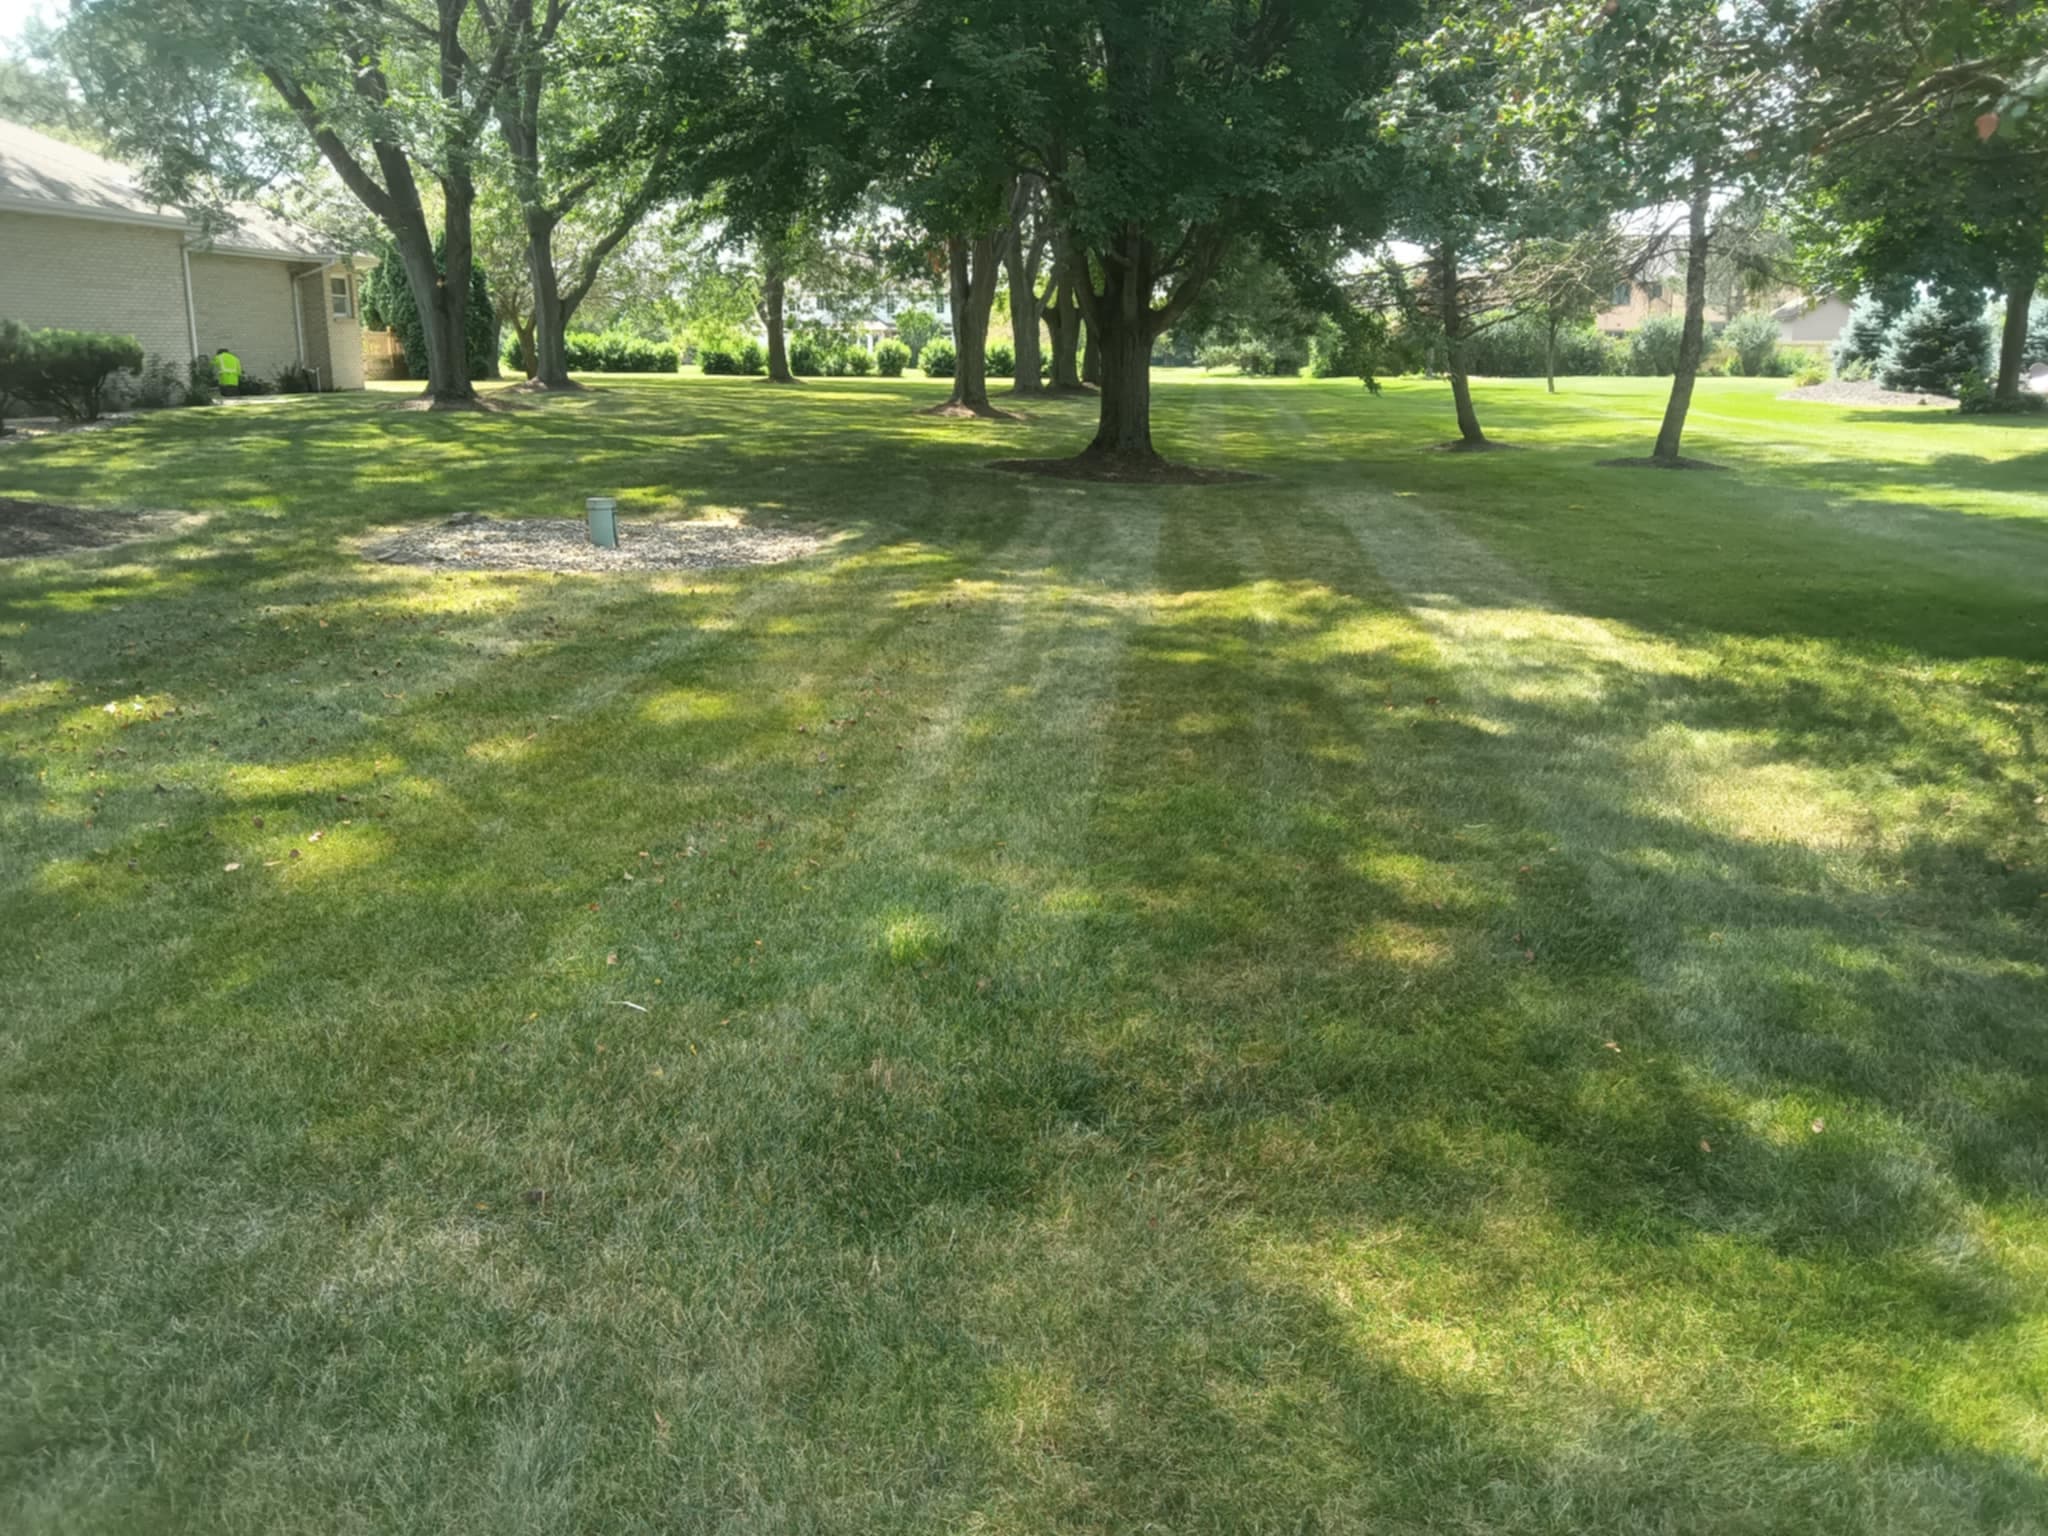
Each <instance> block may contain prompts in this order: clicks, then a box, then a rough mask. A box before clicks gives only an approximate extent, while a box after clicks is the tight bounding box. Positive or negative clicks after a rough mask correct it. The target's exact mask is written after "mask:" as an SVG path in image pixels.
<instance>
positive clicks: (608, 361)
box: [563, 331, 711, 373]
mask: <svg viewBox="0 0 2048 1536" xmlns="http://www.w3.org/2000/svg"><path fill="white" fill-rule="evenodd" d="M563 343H564V346H565V348H566V350H567V352H568V355H569V371H570V372H571V373H674V372H675V371H676V349H675V346H674V345H673V344H672V343H670V342H666V341H649V340H647V339H646V338H645V337H642V336H635V335H633V334H631V333H630V332H628V331H602V332H591V331H571V332H569V334H568V335H567V336H565V337H564V338H563ZM710 371H711V370H710V369H708V368H707V369H705V372H707V373H709V372H710Z"/></svg>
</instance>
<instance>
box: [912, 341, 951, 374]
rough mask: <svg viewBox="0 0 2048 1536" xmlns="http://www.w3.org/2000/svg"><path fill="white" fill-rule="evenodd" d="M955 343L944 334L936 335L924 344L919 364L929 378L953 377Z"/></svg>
mask: <svg viewBox="0 0 2048 1536" xmlns="http://www.w3.org/2000/svg"><path fill="white" fill-rule="evenodd" d="M955 361H956V359H955V357H954V355H953V343H952V342H951V341H950V340H948V339H947V338H946V337H944V336H934V337H932V338H931V340H929V341H927V342H926V343H925V344H924V351H923V352H921V353H920V354H919V357H918V366H919V367H920V368H922V369H923V370H924V376H925V377H926V378H928V379H950V378H951V377H953V366H954V363H955Z"/></svg>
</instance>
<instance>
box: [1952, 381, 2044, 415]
mask: <svg viewBox="0 0 2048 1536" xmlns="http://www.w3.org/2000/svg"><path fill="white" fill-rule="evenodd" d="M1956 403H1957V404H1958V405H1960V406H1961V407H1962V409H1963V413H1964V414H1965V415H1967V416H1990V415H2000V416H2039V415H2042V414H2044V413H2048V395H2037V394H2033V393H2031V392H2029V391H2027V390H2021V391H2020V393H2019V395H2018V397H2017V398H2015V399H2012V400H2000V399H1999V398H1998V395H1997V392H1996V391H1995V390H1993V389H1992V387H1991V381H1990V380H1989V379H1984V378H1978V377H1974V376H1973V377H1971V378H1967V379H1964V380H1963V381H1962V382H1961V383H1960V384H1958V385H1957V386H1956Z"/></svg>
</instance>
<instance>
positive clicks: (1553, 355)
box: [1543, 317, 1558, 395]
mask: <svg viewBox="0 0 2048 1536" xmlns="http://www.w3.org/2000/svg"><path fill="white" fill-rule="evenodd" d="M1557 327H1558V321H1557V320H1556V318H1555V317H1553V318H1551V319H1549V320H1546V321H1545V322H1544V324H1543V387H1544V389H1545V390H1546V391H1548V392H1549V393H1550V394H1553V395H1554V394H1556V393H1557Z"/></svg>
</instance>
